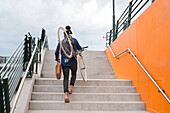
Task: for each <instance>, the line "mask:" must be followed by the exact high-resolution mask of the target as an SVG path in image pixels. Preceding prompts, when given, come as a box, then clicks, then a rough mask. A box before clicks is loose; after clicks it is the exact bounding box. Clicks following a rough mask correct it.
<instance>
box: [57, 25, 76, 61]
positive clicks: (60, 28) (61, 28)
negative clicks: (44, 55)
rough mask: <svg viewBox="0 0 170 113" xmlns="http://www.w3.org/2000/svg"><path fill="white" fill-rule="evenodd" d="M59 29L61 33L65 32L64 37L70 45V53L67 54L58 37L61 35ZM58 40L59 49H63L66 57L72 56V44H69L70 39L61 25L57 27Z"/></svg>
mask: <svg viewBox="0 0 170 113" xmlns="http://www.w3.org/2000/svg"><path fill="white" fill-rule="evenodd" d="M60 30H61V31H63V33H65V34H66V38H67V39H68V43H69V46H70V49H71V51H70V55H69V54H67V53H66V51H65V49H64V48H63V45H62V40H61V39H60V38H61V37H60ZM58 41H59V43H60V47H61V49H62V50H63V52H64V54H65V55H66V56H67V57H68V58H72V55H73V52H74V51H73V46H72V44H71V40H70V38H69V36H68V35H67V33H66V31H65V29H64V28H63V27H59V28H58Z"/></svg>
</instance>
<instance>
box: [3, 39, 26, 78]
mask: <svg viewBox="0 0 170 113" xmlns="http://www.w3.org/2000/svg"><path fill="white" fill-rule="evenodd" d="M23 42H24V40H22V41H21V43H20V44H19V46H18V47H17V49H16V50H15V51H14V53H13V54H12V56H11V57H10V58H9V60H8V61H7V62H6V63H5V65H4V66H3V68H2V69H1V70H0V75H1V73H2V72H3V71H4V69H5V67H6V66H7V65H8V64H9V61H10V60H11V59H12V58H13V56H14V55H15V53H16V52H17V51H18V49H19V48H20V46H21V45H22V43H23ZM2 78H3V76H1V79H2Z"/></svg>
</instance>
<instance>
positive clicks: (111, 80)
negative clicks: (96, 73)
mask: <svg viewBox="0 0 170 113" xmlns="http://www.w3.org/2000/svg"><path fill="white" fill-rule="evenodd" d="M35 80H54V81H59V80H57V79H56V78H37V79H35ZM60 80H62V79H60ZM79 80H80V81H82V79H76V81H79ZM87 80H88V81H131V80H124V79H87ZM88 81H87V82H88ZM82 82H83V81H82Z"/></svg>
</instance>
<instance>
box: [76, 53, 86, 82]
mask: <svg viewBox="0 0 170 113" xmlns="http://www.w3.org/2000/svg"><path fill="white" fill-rule="evenodd" d="M78 61H79V69H80V74H81V76H82V78H83V81H84V82H87V73H86V66H85V63H84V60H83V56H80V55H79V57H78Z"/></svg>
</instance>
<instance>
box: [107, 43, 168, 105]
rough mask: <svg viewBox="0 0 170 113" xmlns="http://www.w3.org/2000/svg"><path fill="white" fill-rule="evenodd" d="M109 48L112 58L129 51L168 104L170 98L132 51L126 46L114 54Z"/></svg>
mask: <svg viewBox="0 0 170 113" xmlns="http://www.w3.org/2000/svg"><path fill="white" fill-rule="evenodd" d="M109 49H110V51H111V53H112V55H113V56H114V58H117V59H118V57H119V56H120V55H122V54H123V53H125V52H127V51H129V53H131V54H132V56H133V57H134V58H135V60H136V61H137V63H138V64H139V65H140V67H141V68H142V69H143V70H144V72H145V73H146V74H147V75H148V77H149V78H150V79H151V81H152V82H153V83H154V85H155V86H156V87H157V88H158V90H159V91H160V92H161V93H162V95H163V96H164V97H165V99H166V100H167V101H168V103H169V104H170V99H169V98H168V97H167V96H166V94H165V93H164V92H163V91H162V90H161V88H160V87H159V85H158V84H157V83H156V82H155V80H154V79H153V78H152V77H151V75H150V74H149V73H148V72H147V71H146V69H145V68H144V67H143V65H142V64H141V63H140V61H139V60H138V59H137V58H136V56H135V55H134V54H133V52H132V51H131V50H130V49H129V48H128V49H126V50H124V51H123V52H121V53H119V54H118V55H116V56H115V54H114V53H113V51H112V49H111V47H110V46H109Z"/></svg>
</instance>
